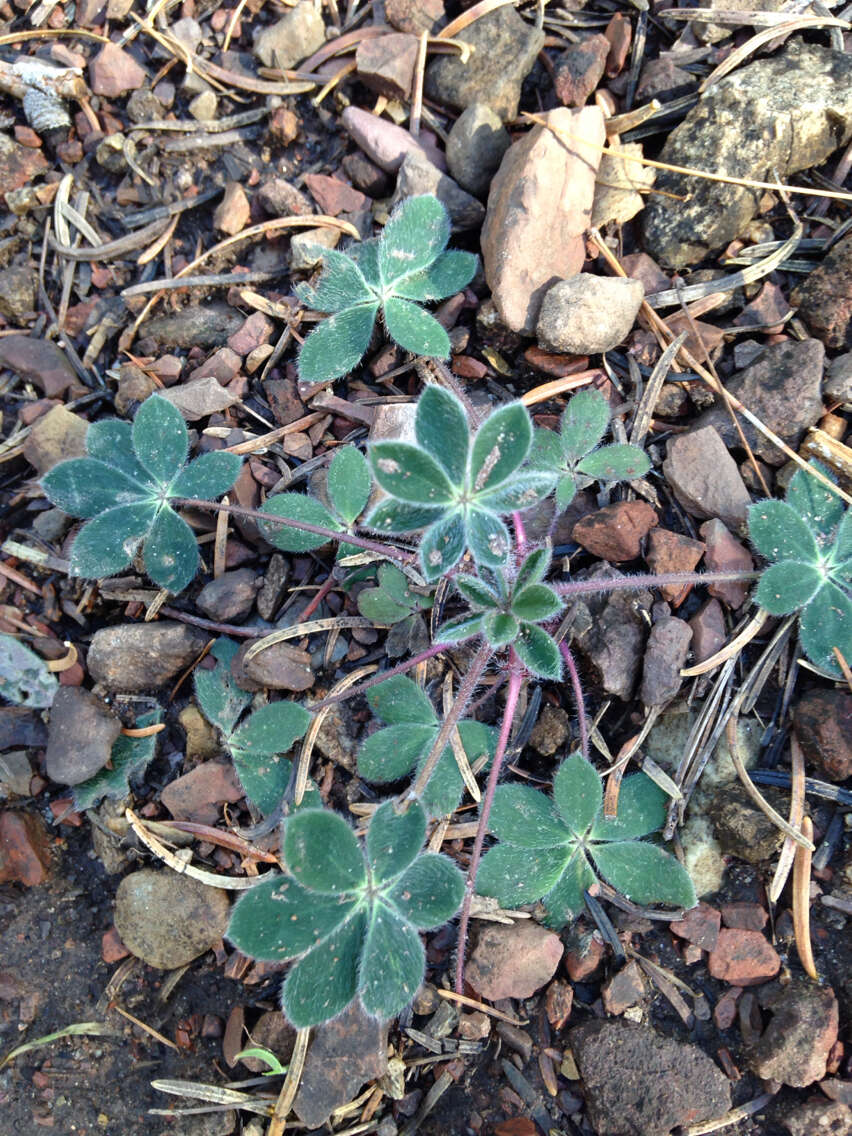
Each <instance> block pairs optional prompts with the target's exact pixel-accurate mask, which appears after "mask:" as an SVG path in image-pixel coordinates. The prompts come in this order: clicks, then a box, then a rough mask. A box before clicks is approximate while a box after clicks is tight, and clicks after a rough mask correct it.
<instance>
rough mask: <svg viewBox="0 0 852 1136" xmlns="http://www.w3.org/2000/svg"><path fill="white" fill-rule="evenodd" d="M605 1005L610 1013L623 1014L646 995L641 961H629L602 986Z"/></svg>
mask: <svg viewBox="0 0 852 1136" xmlns="http://www.w3.org/2000/svg"><path fill="white" fill-rule="evenodd" d="M601 997H602V998H603V1007H604V1009H605V1010H606V1012H607V1013H608V1014H616V1015H617V1014H623V1013H624V1011H625V1010H629V1009H630V1007H631V1006H635V1005H637V1004H638V1003H639V1002H641V1001H642V999H643V998H644V997H645V979H644V978H643V977H642V971H641V969H640V967H639V963H638V962H636V961H635V959H634V960H633V961H632V962H629V963H627V965H626V966H623V967H622V968H621V970H620V971H619V972H618V973H617V974H614V975H613V976H612V978H610V979H609V981H608V982H605V983H604V984H603V987H602V988H601Z"/></svg>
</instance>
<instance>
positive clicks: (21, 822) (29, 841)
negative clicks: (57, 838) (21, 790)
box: [0, 809, 50, 887]
mask: <svg viewBox="0 0 852 1136" xmlns="http://www.w3.org/2000/svg"><path fill="white" fill-rule="evenodd" d="M49 871H50V851H49V842H48V835H47V829H46V828H45V826H44V822H43V821H42V819H41V817H39V816H36V815H34V814H33V813H24V812H19V811H18V810H17V809H16V810H14V811H11V810H10V811H6V812H2V813H0V884H23V885H24V886H25V887H37V886H38V885H39V884H43V883H44V881H45V880H46V879H47V876H48V872H49Z"/></svg>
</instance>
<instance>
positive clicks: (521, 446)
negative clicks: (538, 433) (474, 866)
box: [470, 402, 532, 493]
mask: <svg viewBox="0 0 852 1136" xmlns="http://www.w3.org/2000/svg"><path fill="white" fill-rule="evenodd" d="M531 444H532V422H531V421H530V416H529V413H528V411H527V408H526V407H525V406H524V405H523V403H520V402H510V403H508V404H507V405H506V406H501V407H499V408H498V409H497V410H495V411H494V413H493V414H491V415H489V416H488V418H486V419H485V421H484V422H483V423H482V425H481V426H480V428H479V430H478V431H477V432H476V437H475V438H474V440H473V446H472V448H471V457H470V472H471V482H472V488H473V490H474V491H475V492H476V493H481V492H483V491H485V490H487V489H494V488H495V487H496V486H498V485H501V484H502V483H503V482H504V481H506V480H507V479H508V478H509V477H511V475H512V474H513V473H514V472H515V470H516V469H518V468H519V467H520V466H521V465H522V463H523V462H524V460H525V459H526V456H527V454H528V453H529V451H530V446H531Z"/></svg>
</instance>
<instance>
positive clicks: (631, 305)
mask: <svg viewBox="0 0 852 1136" xmlns="http://www.w3.org/2000/svg"><path fill="white" fill-rule="evenodd" d="M644 298H645V290H644V289H643V287H642V285H641V284H640V283H639V281H638V280H628V279H626V278H623V277H620V276H593V275H592V274H591V273H590V272H581V273H579V274H578V275H576V276H570V277H569V278H568V279H567V280H560V282H559V283H558V284H554V285H553V287H552V288H551V289H549V291H548V292H547V294H546V295H545V297H544V300H543V302H542V305H541V313H540V315H539V317H538V323H537V325H536V334H537V335H538V342H539V346H540V347H544V348H545V349H546V350H549V351H565V352H567V353H569V354H573V355H596V354H600V353H601V352H603V351H610V350H611V349H612V348H613V347H616V346H617V345H618V344H619V343H622V342H623V341H624V340H625V339H626V338H627V335H628V333H629V332H630V330H631V329H632V327H633V324H634V323H635V321H636V316H637V314H638V312H639V308H640V307H641V305H642V301H643V299H644Z"/></svg>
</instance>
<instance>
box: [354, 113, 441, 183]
mask: <svg viewBox="0 0 852 1136" xmlns="http://www.w3.org/2000/svg"><path fill="white" fill-rule="evenodd" d="M342 122H343V125H344V127H345V128H346V130H347V131H348V133H349V135H350V137H351V138H352V139H353V141H354V142H355V144H356V145H357V146H360V147H361V149H362V150H363V151H364V153H365V154H366V155H367V157H368V158H371V159H372V160H373V161H374V162H375V163H376V165H377V166H380V167H381V168H382V169H383V170H385V171H386V172H387V173H395V172H396V171H397V170H398V169H399V167H400V166H401V165H402V161H403V158H404V157H405V155H406V154H407V153H408V152H409V151H410V150H417V151H420V152H422V153H423V154H425V155H426V157H427V158H428V159H429V161H430V162H431V163H432V164H433V165H435V166H437V167H438V169H440V170H444V169H446V168H447V163H446V159H445V158H444V155H443V153H442V152H441V151H440V150H439V149H438V148H437V146H435V145H434V144H432V143H430V142H428V141H427V140H426V139H425V138H423V137H421V138H420V140H419V141H418V140H417V139H416V138H412V136H411V135H410V134H409V133H408V131H407V130H403V129H402V127H401V126H396V125H395V124H394V123H393V122H388V121H387V120H386V119H384V118H379V117H378V116H377V115H375V114H370V112H369V111H366V110H361V108H360V107H355V106H348V107H347V108H346V110H345V111H344V112H343V116H342Z"/></svg>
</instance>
